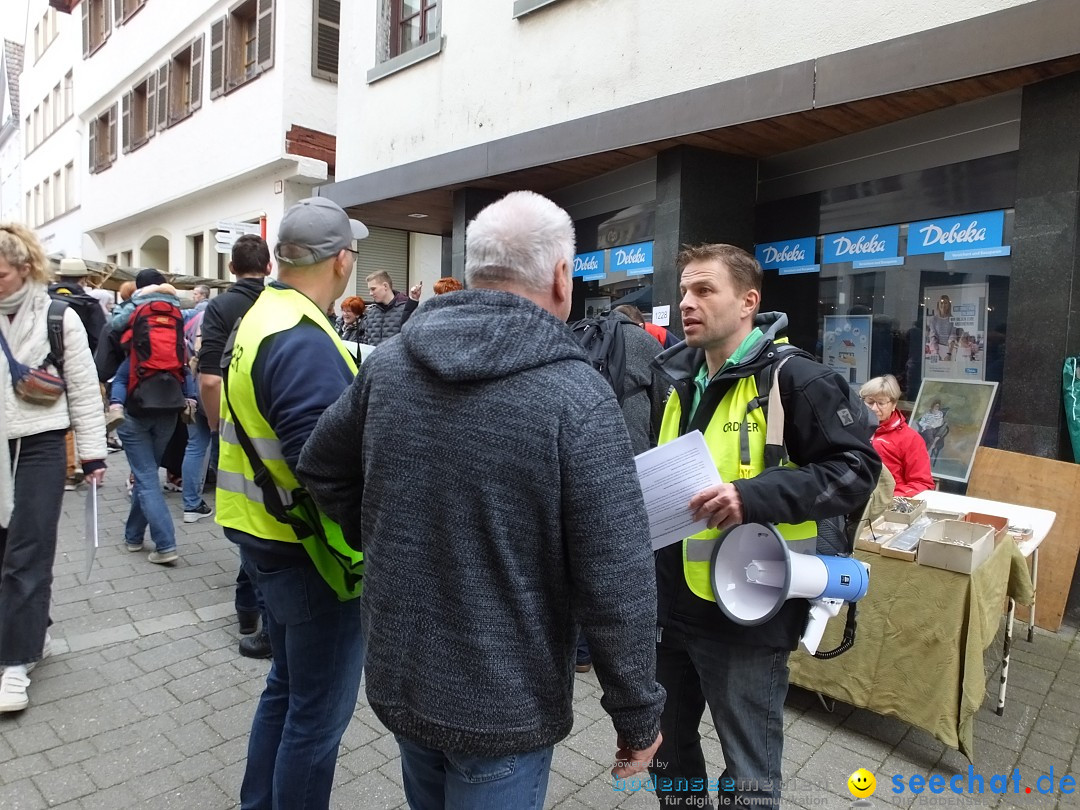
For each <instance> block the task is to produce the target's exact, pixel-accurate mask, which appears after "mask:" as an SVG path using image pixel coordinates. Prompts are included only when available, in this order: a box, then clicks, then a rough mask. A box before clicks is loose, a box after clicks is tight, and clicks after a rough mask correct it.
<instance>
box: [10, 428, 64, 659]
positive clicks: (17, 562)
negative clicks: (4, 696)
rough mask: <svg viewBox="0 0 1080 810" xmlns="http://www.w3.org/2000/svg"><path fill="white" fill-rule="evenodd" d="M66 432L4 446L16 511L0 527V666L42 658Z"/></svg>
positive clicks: (48, 433)
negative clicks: (11, 476)
mask: <svg viewBox="0 0 1080 810" xmlns="http://www.w3.org/2000/svg"><path fill="white" fill-rule="evenodd" d="M64 433H65V431H63V430H52V431H49V432H47V433H38V434H36V435H34V436H27V437H25V438H23V439H20V440H16V441H9V442H8V447H9V449H10V452H11V461H12V465H13V467H14V473H15V481H14V484H15V510H14V511H13V512H12V513H11V520H10V522H9V523H8V527H7V528H6V529H4V528H0V666H6V665H8V664H29V663H31V662H33V661H40V660H41V648H42V645H43V644H44V642H45V630H46V629H47V628H48V626H49V597H50V595H51V593H52V581H53V574H52V570H53V559H54V558H55V556H56V528H57V526H58V525H59V523H60V509H61V507H62V505H63V500H64V476H65V474H66V464H67V456H66V454H65V451H64Z"/></svg>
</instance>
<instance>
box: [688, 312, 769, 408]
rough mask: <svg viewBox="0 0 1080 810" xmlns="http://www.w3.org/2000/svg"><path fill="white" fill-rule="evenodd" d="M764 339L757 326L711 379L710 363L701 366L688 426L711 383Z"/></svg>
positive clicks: (695, 378)
mask: <svg viewBox="0 0 1080 810" xmlns="http://www.w3.org/2000/svg"><path fill="white" fill-rule="evenodd" d="M763 337H765V335H764V334H762V331H761V330H760V329H758V328H757V327H756V326H755V327H754V328H753V329H751V330H750V334H748V335H747V336H746V337H744V338H743V341H742V343H740V344H739V348H737V349H736V350H735V353H734V354H732V355H731V357H729V358H728V359H727V360H725V361H724V365H722V366H720V369H719V370H718V371H717V372H716V374H714V375H713V376H712V377H711V378H710V377H709V364H708V362H704V363H702V364H701V368H699V369H698V373H697V376H695V377H694V401H693V402H692V403H691V404H690V418H689V419H688V420H687V422H686V423H687V424H690V422H693V421H694V414H695V413H697V409H698V405H699V404H700V403H701V395H702V394H704V393H705V389H706V388H707V387H708V385H709V383H710V382H712V381H713V380H715V379H716V378H717V377H719V376H720V375H721V374H722V373H723V372H724V371H725V370H726V369H728V368H731V367H732V366H734V365H735V364H736V363H739V362H740V361H741V360H742V359H743V358H744V357H745V356H746V353H747V352H748V351H750V348H751V347H752V346H753V345H754V344H756V343H757V342H758V341H759V340H761V338H763Z"/></svg>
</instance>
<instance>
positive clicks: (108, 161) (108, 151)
mask: <svg viewBox="0 0 1080 810" xmlns="http://www.w3.org/2000/svg"><path fill="white" fill-rule="evenodd" d="M129 95H130V94H127V95H125V96H124V99H123V100H122V102H121V103H122V104H123V107H124V114H125V116H126V115H127V113H128V111H129V109H130V106H129V105H130V103H131V102H130V100H129V98H128V97H129ZM116 107H117V105H115V104H114V105H113V106H111V107H109V109H107V110H106V111H105V112H103V113H102V114H101V115H99V116H98V117H97V118H95V119H93V120H92V121H91V122H90V127H89V130H90V131H89V138H88V140H89V142H90V161H89V163H90V173H91V174H96V173H97V172H102V171H105V169H107V168H109V166H111V165H112V162H113V161H114V160H116ZM125 129H126V128H125ZM126 147H127V144H126V142H125V149H126Z"/></svg>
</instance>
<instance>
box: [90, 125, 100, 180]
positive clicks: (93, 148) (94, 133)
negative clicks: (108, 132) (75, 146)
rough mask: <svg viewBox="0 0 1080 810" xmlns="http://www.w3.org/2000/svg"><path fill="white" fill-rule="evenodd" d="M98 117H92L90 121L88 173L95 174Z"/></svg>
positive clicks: (96, 165) (96, 167) (96, 166)
mask: <svg viewBox="0 0 1080 810" xmlns="http://www.w3.org/2000/svg"><path fill="white" fill-rule="evenodd" d="M98 126H99V122H98V119H96V118H95V119H94V120H93V121H91V122H90V174H96V173H97V169H98V156H97V138H98Z"/></svg>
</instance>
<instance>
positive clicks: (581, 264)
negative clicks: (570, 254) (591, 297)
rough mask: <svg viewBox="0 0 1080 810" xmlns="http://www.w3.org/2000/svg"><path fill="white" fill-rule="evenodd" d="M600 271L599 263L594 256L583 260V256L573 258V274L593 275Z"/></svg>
mask: <svg viewBox="0 0 1080 810" xmlns="http://www.w3.org/2000/svg"><path fill="white" fill-rule="evenodd" d="M599 269H600V262H599V261H598V260H597V258H596V254H595V253H594V254H593V255H591V256H589V257H588V258H585V257H584V256H575V257H574V272H575V273H595V272H597V271H598V270H599Z"/></svg>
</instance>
